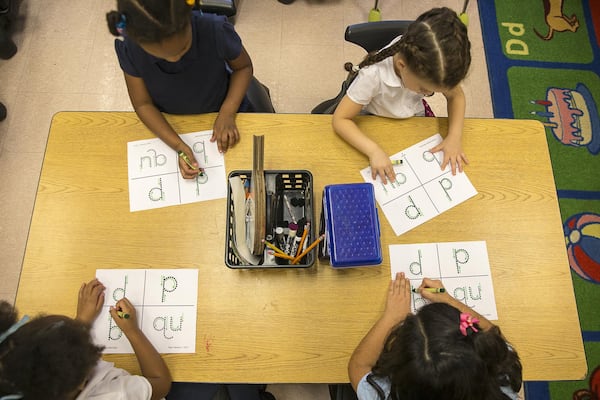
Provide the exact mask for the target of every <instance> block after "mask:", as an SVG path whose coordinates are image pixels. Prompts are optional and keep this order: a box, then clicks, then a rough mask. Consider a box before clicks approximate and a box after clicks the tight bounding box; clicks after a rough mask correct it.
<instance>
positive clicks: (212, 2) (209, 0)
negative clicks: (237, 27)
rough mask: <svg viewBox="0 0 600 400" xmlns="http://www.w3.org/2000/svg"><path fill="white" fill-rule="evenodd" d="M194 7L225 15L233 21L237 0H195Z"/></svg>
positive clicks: (206, 11)
mask: <svg viewBox="0 0 600 400" xmlns="http://www.w3.org/2000/svg"><path fill="white" fill-rule="evenodd" d="M195 2H196V5H195V6H194V9H196V10H202V12H205V13H210V14H218V15H225V16H226V17H227V19H228V20H229V22H231V23H232V24H233V23H234V22H235V15H236V13H237V6H236V2H237V0H195Z"/></svg>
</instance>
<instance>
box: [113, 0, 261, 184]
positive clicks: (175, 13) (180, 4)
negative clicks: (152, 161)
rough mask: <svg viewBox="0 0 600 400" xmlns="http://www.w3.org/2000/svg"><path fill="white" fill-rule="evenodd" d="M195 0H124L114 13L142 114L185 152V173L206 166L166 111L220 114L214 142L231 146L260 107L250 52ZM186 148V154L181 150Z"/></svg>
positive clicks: (130, 86) (122, 59) (123, 61)
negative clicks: (245, 116) (250, 95)
mask: <svg viewBox="0 0 600 400" xmlns="http://www.w3.org/2000/svg"><path fill="white" fill-rule="evenodd" d="M194 3H195V1H194V0H117V10H115V11H111V12H109V13H107V15H106V18H107V21H108V28H109V30H110V32H111V33H112V34H113V35H115V36H120V37H122V38H123V40H119V39H116V40H115V50H116V52H117V57H118V59H119V64H120V66H121V69H122V70H123V73H124V75H125V83H126V84H127V90H128V92H129V97H130V99H131V103H132V105H133V108H134V109H135V112H136V113H137V115H138V117H139V118H140V120H141V121H142V122H143V123H144V124H145V125H146V126H147V127H148V129H150V130H151V131H152V132H153V133H154V134H155V135H156V136H158V137H159V138H160V139H162V140H163V141H164V142H165V143H166V144H167V145H169V146H170V147H171V148H172V149H173V150H175V151H177V152H178V153H180V152H183V153H184V154H185V155H186V156H187V157H188V159H189V160H190V161H191V164H192V167H191V166H189V165H188V164H187V163H186V162H185V161H186V160H185V158H184V157H179V167H180V171H181V174H182V176H183V177H184V178H195V177H196V175H197V174H198V173H199V172H200V170H199V169H198V163H197V161H196V160H195V158H194V154H193V152H192V150H191V149H190V148H189V146H187V145H186V144H185V143H184V142H183V141H182V140H181V138H180V137H179V135H178V134H177V133H176V131H175V129H174V128H173V127H172V126H171V125H170V124H169V123H168V122H167V120H166V119H165V117H164V116H163V115H162V113H163V112H164V113H170V114H201V113H209V112H218V115H217V118H216V119H215V122H214V125H213V136H212V138H211V141H216V142H217V146H218V148H219V151H221V152H225V151H227V149H228V148H230V147H232V146H234V145H235V144H236V143H237V142H238V141H239V140H240V134H239V132H238V129H237V126H236V123H235V117H236V114H237V113H238V112H240V111H242V112H243V111H252V106H251V104H250V103H249V101H248V99H247V97H246V92H247V90H248V85H249V84H250V81H251V79H252V75H253V68H252V61H251V59H250V56H249V55H248V53H247V52H246V49H244V46H243V45H242V41H241V39H240V37H239V36H238V34H237V33H236V32H235V30H234V28H233V25H231V24H230V23H229V22H227V19H226V18H225V17H224V16H217V15H213V14H202V12H200V11H192V7H193V5H194ZM180 154H181V153H180Z"/></svg>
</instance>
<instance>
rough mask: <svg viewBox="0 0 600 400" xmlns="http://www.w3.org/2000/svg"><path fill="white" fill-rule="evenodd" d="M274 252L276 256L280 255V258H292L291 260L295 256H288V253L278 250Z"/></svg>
mask: <svg viewBox="0 0 600 400" xmlns="http://www.w3.org/2000/svg"><path fill="white" fill-rule="evenodd" d="M272 254H273V255H274V256H275V257H279V258H285V259H286V260H290V261H292V260H293V259H294V257H292V256H288V255H287V254H285V253H278V252H276V251H273V252H272Z"/></svg>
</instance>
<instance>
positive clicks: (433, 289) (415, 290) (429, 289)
mask: <svg viewBox="0 0 600 400" xmlns="http://www.w3.org/2000/svg"><path fill="white" fill-rule="evenodd" d="M422 290H424V291H426V292H429V293H445V292H446V289H444V288H443V287H442V288H437V287H426V288H423V289H422ZM412 291H413V293H419V289H418V288H412Z"/></svg>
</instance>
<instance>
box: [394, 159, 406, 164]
mask: <svg viewBox="0 0 600 400" xmlns="http://www.w3.org/2000/svg"><path fill="white" fill-rule="evenodd" d="M402 164H404V161H402V160H392V165H402Z"/></svg>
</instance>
